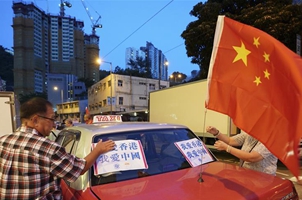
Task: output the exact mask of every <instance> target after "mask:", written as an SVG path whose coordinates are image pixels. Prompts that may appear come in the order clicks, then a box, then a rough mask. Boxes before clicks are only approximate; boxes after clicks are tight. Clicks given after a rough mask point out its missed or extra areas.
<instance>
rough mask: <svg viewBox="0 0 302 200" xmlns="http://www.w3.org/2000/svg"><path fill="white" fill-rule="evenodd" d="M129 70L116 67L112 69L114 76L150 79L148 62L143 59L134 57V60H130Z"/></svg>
mask: <svg viewBox="0 0 302 200" xmlns="http://www.w3.org/2000/svg"><path fill="white" fill-rule="evenodd" d="M128 65H130V66H131V67H130V68H126V69H122V68H120V67H119V66H117V67H116V68H115V69H114V73H115V74H120V75H128V76H136V77H144V78H152V73H151V66H150V62H149V61H148V60H147V59H144V58H143V57H136V60H133V59H130V61H129V62H128Z"/></svg>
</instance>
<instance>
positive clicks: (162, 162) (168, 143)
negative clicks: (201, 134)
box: [91, 129, 215, 186]
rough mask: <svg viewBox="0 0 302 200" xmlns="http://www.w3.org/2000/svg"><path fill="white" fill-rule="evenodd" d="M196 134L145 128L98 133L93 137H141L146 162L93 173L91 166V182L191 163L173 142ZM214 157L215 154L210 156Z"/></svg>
mask: <svg viewBox="0 0 302 200" xmlns="http://www.w3.org/2000/svg"><path fill="white" fill-rule="evenodd" d="M192 138H197V137H196V136H195V135H194V134H193V133H192V132H191V131H190V130H188V129H163V130H146V131H132V132H131V131H129V132H121V133H115V134H110V135H105V134H104V135H97V136H95V137H94V138H93V142H94V143H96V142H98V141H99V140H100V139H102V140H103V141H104V140H113V141H119V140H126V139H133V140H140V141H141V144H142V146H143V150H144V153H145V156H146V160H147V163H148V169H140V170H128V171H119V172H114V173H108V174H103V175H97V176H95V175H94V171H93V169H92V170H91V185H92V186H94V185H100V184H106V183H111V182H118V181H123V180H129V179H135V178H140V177H144V176H152V175H156V174H162V173H167V172H171V171H176V170H181V169H184V168H189V167H191V166H190V165H189V163H188V162H187V160H186V159H185V158H184V156H183V155H182V154H181V152H180V151H179V150H178V149H177V147H176V146H175V144H174V143H175V142H179V141H183V140H188V139H192ZM213 159H214V160H215V157H213Z"/></svg>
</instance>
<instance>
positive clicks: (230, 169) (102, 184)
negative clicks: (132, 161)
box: [56, 122, 299, 200]
mask: <svg viewBox="0 0 302 200" xmlns="http://www.w3.org/2000/svg"><path fill="white" fill-rule="evenodd" d="M100 139H102V140H107V139H110V140H113V141H116V142H117V141H127V140H131V141H138V142H139V143H140V145H141V151H142V153H143V154H144V158H145V161H146V163H145V164H146V165H147V167H146V168H142V169H130V170H118V169H116V170H115V171H111V172H98V174H96V170H97V168H96V165H95V166H94V167H92V168H91V169H90V170H88V171H87V172H86V173H85V174H83V175H82V176H80V177H79V178H78V180H77V181H75V182H73V183H69V182H66V181H64V180H62V181H61V187H62V194H63V199H64V200H67V199H102V200H115V199H116V200H123V199H124V200H125V199H129V200H130V199H131V200H133V199H139V200H142V199H144V200H145V199H164V200H167V199H173V200H174V199H181V200H183V199H219V200H220V199H232V200H236V199H250V200H252V199H278V200H287V199H292V200H298V199H299V198H298V195H297V192H296V190H295V188H294V185H293V183H292V182H291V181H289V180H285V179H281V178H280V177H276V176H272V175H268V174H265V173H261V172H257V171H253V170H249V169H245V168H242V167H239V166H237V165H233V164H226V163H223V162H220V161H218V160H217V159H216V157H215V156H214V155H213V154H212V152H211V151H210V150H209V149H205V151H204V152H203V153H205V154H207V156H208V158H207V160H206V161H204V162H202V160H201V162H202V164H201V165H198V166H193V167H192V163H191V162H190V160H188V157H187V156H184V154H183V152H181V151H180V149H179V148H177V147H179V146H177V144H178V143H180V142H183V141H188V140H192V139H193V140H198V141H200V140H199V139H198V137H197V136H196V135H195V134H194V133H193V132H192V131H191V130H189V129H188V128H187V127H185V126H181V125H172V124H155V123H148V122H139V123H133V122H129V123H128V122H123V123H112V122H111V123H95V124H89V125H86V124H82V125H78V126H74V127H70V128H66V129H64V130H62V131H61V132H60V133H59V135H58V137H57V139H56V142H58V143H59V144H61V145H62V146H64V147H65V148H66V151H68V152H70V153H72V154H74V155H76V156H78V157H82V158H84V157H85V156H86V155H87V154H88V153H89V152H90V151H91V148H92V143H97V142H98V141H99V140H100ZM200 142H201V141H200ZM201 143H202V142H201ZM204 147H205V146H204ZM108 153H109V152H108ZM195 156H198V153H196V154H195ZM201 158H202V156H201ZM114 167H116V165H115V166H114ZM99 170H102V169H101V168H100V169H99Z"/></svg>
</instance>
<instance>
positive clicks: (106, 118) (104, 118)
mask: <svg viewBox="0 0 302 200" xmlns="http://www.w3.org/2000/svg"><path fill="white" fill-rule="evenodd" d="M97 122H123V121H122V116H121V115H95V116H93V123H97Z"/></svg>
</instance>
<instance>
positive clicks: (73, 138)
mask: <svg viewBox="0 0 302 200" xmlns="http://www.w3.org/2000/svg"><path fill="white" fill-rule="evenodd" d="M79 140H80V132H79V131H74V130H63V131H61V132H60V134H59V135H58V137H57V139H56V140H55V142H56V143H58V144H60V145H61V146H63V147H65V150H66V152H67V153H71V154H75V152H76V149H77V145H78V143H79Z"/></svg>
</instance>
